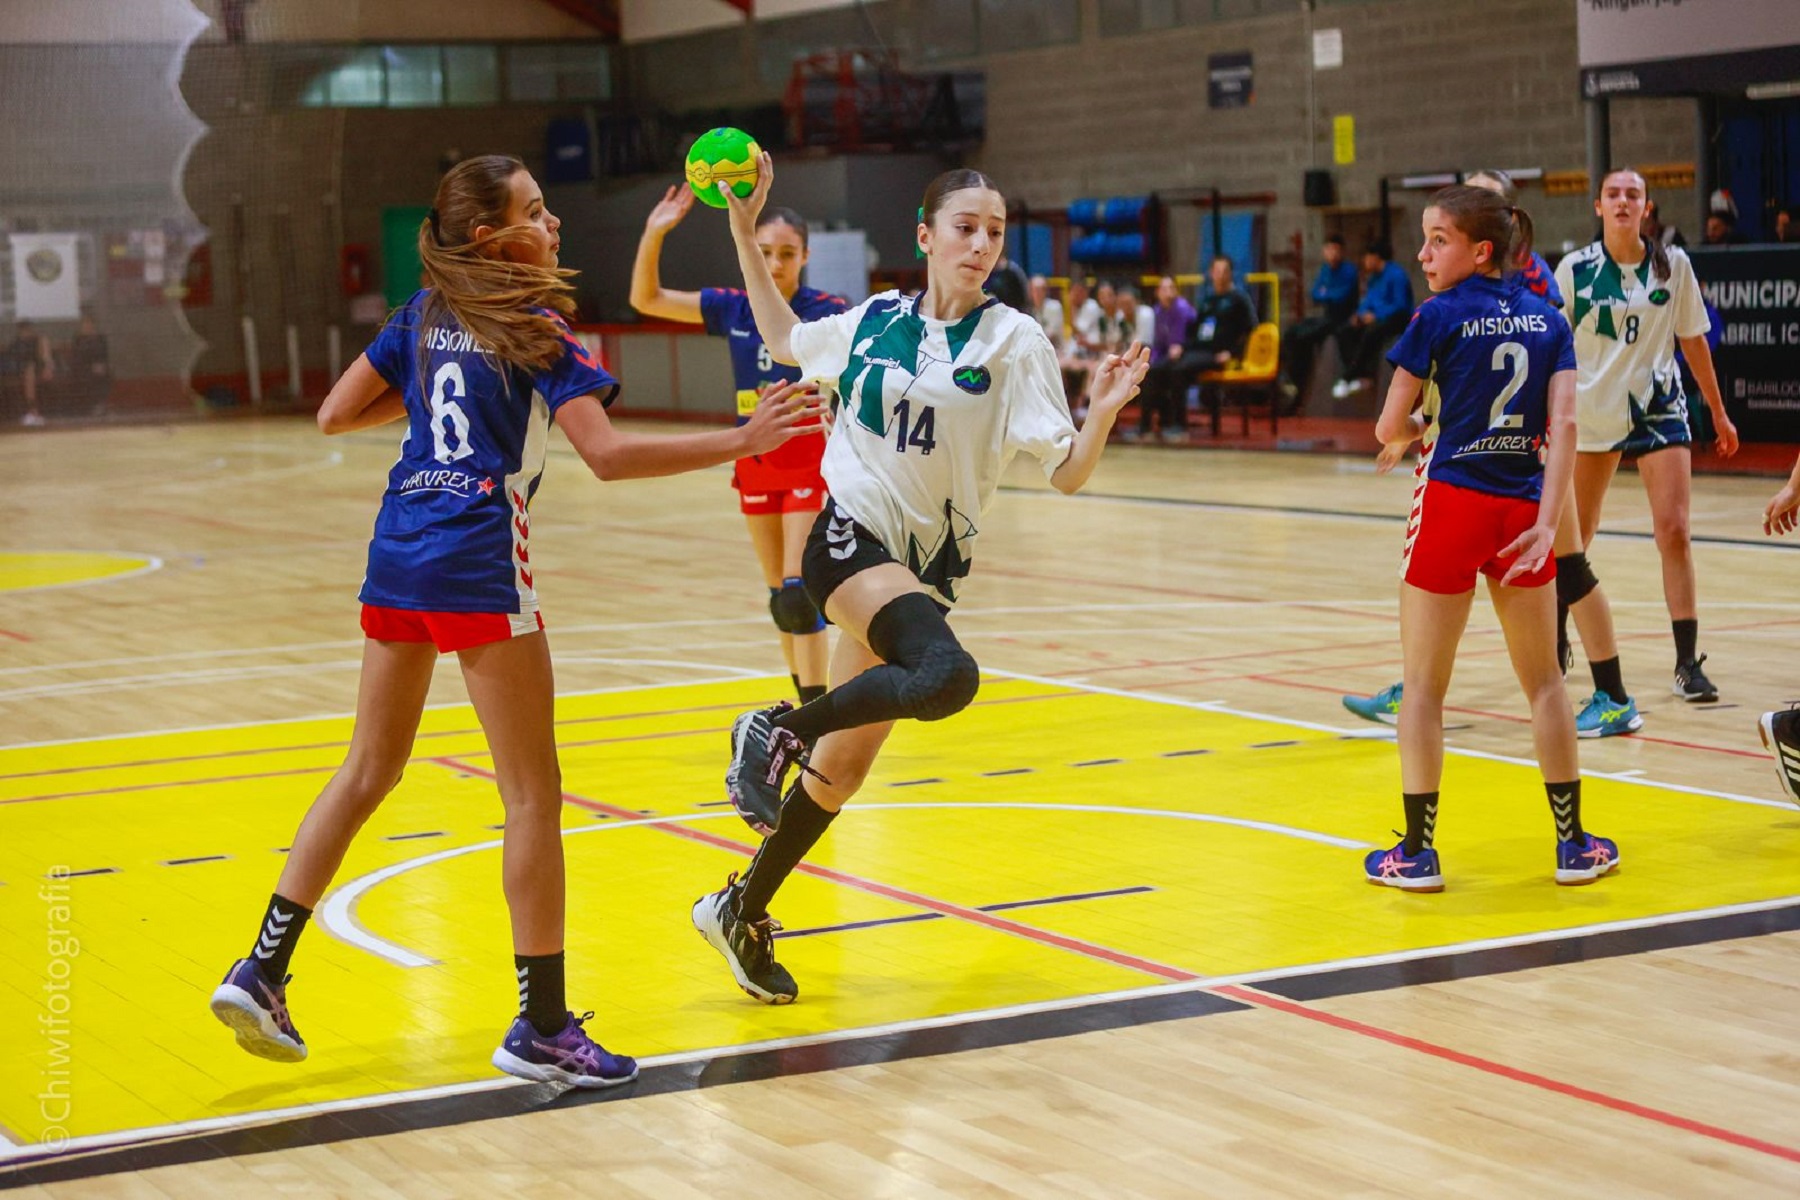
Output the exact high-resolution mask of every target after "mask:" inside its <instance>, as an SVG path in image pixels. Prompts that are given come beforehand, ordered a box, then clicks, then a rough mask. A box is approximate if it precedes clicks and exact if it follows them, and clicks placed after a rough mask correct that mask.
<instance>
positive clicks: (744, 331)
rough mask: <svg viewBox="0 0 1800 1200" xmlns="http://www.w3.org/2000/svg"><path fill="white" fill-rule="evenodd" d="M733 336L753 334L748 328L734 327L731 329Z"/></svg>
mask: <svg viewBox="0 0 1800 1200" xmlns="http://www.w3.org/2000/svg"><path fill="white" fill-rule="evenodd" d="M731 336H732V337H749V336H751V334H750V331H749V330H748V329H734V330H732V331H731Z"/></svg>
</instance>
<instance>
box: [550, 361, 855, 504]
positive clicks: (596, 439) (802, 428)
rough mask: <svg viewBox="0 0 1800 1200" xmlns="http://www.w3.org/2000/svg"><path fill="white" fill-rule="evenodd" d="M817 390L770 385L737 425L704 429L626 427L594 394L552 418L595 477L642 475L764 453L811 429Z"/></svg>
mask: <svg viewBox="0 0 1800 1200" xmlns="http://www.w3.org/2000/svg"><path fill="white" fill-rule="evenodd" d="M819 420H820V411H819V393H818V390H817V389H816V388H814V387H813V386H812V385H810V384H804V383H784V384H782V385H780V386H779V387H775V388H771V389H769V391H768V392H767V393H766V394H765V395H764V396H763V399H762V402H761V403H760V404H758V405H757V406H756V412H755V413H753V414H752V415H751V417H750V419H749V420H748V421H747V422H745V423H744V424H742V425H739V426H737V427H735V428H732V429H718V430H712V431H709V432H707V433H677V434H652V433H630V432H627V431H626V430H623V429H620V428H619V427H618V426H617V425H614V424H613V423H612V418H610V417H608V416H607V415H606V408H605V406H604V405H602V404H601V403H600V400H599V398H598V397H595V396H581V397H578V398H576V399H574V400H571V401H569V402H568V403H567V404H565V405H563V406H562V407H561V408H559V409H557V410H556V424H557V427H558V428H559V429H561V430H562V431H563V434H564V435H565V436H566V437H567V438H568V439H569V444H570V445H572V446H574V447H575V452H576V453H577V454H579V455H581V459H582V461H583V462H585V463H587V465H588V469H589V470H591V471H593V473H594V474H595V476H596V477H598V478H600V479H602V480H606V481H608V482H610V481H612V480H615V479H648V478H651V477H652V476H657V475H679V474H681V473H682V472H683V471H697V470H699V469H700V468H702V467H714V466H718V465H719V464H720V463H727V462H731V461H733V460H734V459H739V458H744V457H747V456H749V455H752V454H767V453H768V452H769V451H771V450H773V449H775V447H777V446H779V445H781V444H782V443H783V442H785V441H787V440H788V439H789V438H791V437H797V436H799V435H800V434H803V433H817V432H818V431H819V428H820V425H819Z"/></svg>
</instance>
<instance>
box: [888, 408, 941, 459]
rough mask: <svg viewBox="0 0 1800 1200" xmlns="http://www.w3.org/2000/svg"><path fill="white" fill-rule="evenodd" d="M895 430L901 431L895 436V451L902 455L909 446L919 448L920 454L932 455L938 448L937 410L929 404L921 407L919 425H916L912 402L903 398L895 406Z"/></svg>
mask: <svg viewBox="0 0 1800 1200" xmlns="http://www.w3.org/2000/svg"><path fill="white" fill-rule="evenodd" d="M894 428H895V429H897V430H898V431H899V432H898V433H896V434H895V435H894V449H895V450H898V451H899V452H900V453H901V454H905V453H906V448H907V447H908V446H915V447H917V448H918V451H919V453H920V454H930V453H931V452H932V450H933V449H935V448H936V447H937V410H936V409H934V408H932V407H931V405H929V404H921V405H919V423H918V424H916V425H915V424H913V421H912V402H911V401H909V400H907V399H906V398H904V397H902V398H901V400H900V403H898V404H896V405H895V406H894Z"/></svg>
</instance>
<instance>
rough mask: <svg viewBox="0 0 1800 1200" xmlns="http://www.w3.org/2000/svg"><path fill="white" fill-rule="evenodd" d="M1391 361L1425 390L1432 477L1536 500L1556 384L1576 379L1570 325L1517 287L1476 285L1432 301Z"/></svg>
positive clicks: (1475, 279)
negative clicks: (1557, 379) (1556, 378)
mask: <svg viewBox="0 0 1800 1200" xmlns="http://www.w3.org/2000/svg"><path fill="white" fill-rule="evenodd" d="M1388 361H1389V362H1391V363H1393V364H1394V365H1395V366H1397V367H1400V368H1402V369H1404V370H1406V371H1408V372H1410V373H1412V374H1413V375H1416V376H1418V377H1419V378H1420V379H1423V380H1425V381H1426V384H1425V386H1426V390H1427V395H1426V398H1425V405H1426V411H1427V412H1435V413H1436V421H1435V429H1434V430H1432V431H1430V435H1429V436H1430V437H1431V447H1430V450H1429V453H1428V454H1427V455H1426V458H1425V474H1426V475H1427V477H1429V478H1431V479H1437V480H1441V481H1443V482H1444V483H1448V484H1453V485H1455V486H1457V487H1465V488H1471V489H1473V490H1475V491H1478V492H1487V493H1489V494H1491V495H1496V496H1513V497H1516V498H1518V499H1521V500H1536V499H1538V498H1539V496H1540V495H1541V494H1542V492H1543V484H1544V466H1543V459H1542V456H1541V451H1542V448H1543V444H1544V432H1545V429H1546V427H1547V426H1548V424H1549V388H1550V377H1551V376H1552V375H1554V374H1555V373H1556V372H1558V371H1573V370H1574V369H1575V339H1574V335H1573V333H1572V332H1571V331H1570V329H1569V323H1568V322H1567V321H1565V320H1564V319H1563V316H1562V314H1561V313H1559V312H1557V311H1556V310H1555V309H1554V308H1552V307H1550V304H1549V302H1548V301H1547V300H1545V299H1543V298H1542V297H1540V296H1538V295H1537V294H1536V293H1535V292H1533V291H1532V290H1531V289H1530V288H1526V287H1520V286H1518V285H1517V283H1516V282H1514V281H1513V280H1500V279H1489V278H1486V277H1483V276H1479V275H1475V276H1470V277H1469V278H1468V279H1465V280H1463V281H1462V282H1461V283H1459V284H1457V285H1456V286H1455V287H1453V288H1451V289H1450V290H1449V291H1446V292H1439V293H1438V294H1437V295H1435V296H1433V297H1431V298H1430V299H1429V300H1427V301H1425V303H1424V304H1421V305H1420V306H1419V310H1418V311H1417V312H1415V313H1414V314H1413V319H1412V323H1411V324H1410V325H1408V326H1407V327H1406V332H1405V333H1403V334H1401V335H1400V340H1399V341H1397V342H1395V343H1394V348H1393V349H1392V350H1390V351H1389V352H1388Z"/></svg>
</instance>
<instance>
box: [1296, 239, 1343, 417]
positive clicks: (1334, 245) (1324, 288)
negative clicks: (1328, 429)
mask: <svg viewBox="0 0 1800 1200" xmlns="http://www.w3.org/2000/svg"><path fill="white" fill-rule="evenodd" d="M1324 253H1325V261H1324V262H1322V263H1320V264H1319V275H1318V278H1317V279H1315V280H1313V286H1312V300H1313V303H1314V304H1316V305H1318V306H1319V311H1318V312H1316V313H1314V314H1313V315H1312V316H1310V317H1307V318H1306V319H1305V320H1301V321H1295V322H1294V323H1293V324H1292V325H1289V326H1288V327H1287V332H1285V333H1283V334H1282V335H1281V369H1282V372H1283V376H1284V377H1283V379H1282V381H1281V390H1282V392H1283V393H1284V394H1285V395H1286V397H1287V406H1286V407H1287V411H1288V412H1290V413H1292V412H1296V411H1298V410H1299V408H1300V404H1301V401H1302V400H1303V399H1304V398H1305V396H1306V385H1307V384H1308V383H1310V382H1312V373H1313V362H1314V359H1315V358H1316V357H1317V355H1318V353H1319V347H1320V346H1322V345H1324V344H1325V341H1326V339H1327V338H1331V337H1335V336H1336V335H1337V331H1338V330H1340V329H1342V328H1343V327H1344V326H1345V325H1346V324H1347V323H1348V322H1349V320H1350V318H1351V316H1352V315H1354V314H1355V312H1356V298H1357V294H1358V292H1359V291H1360V290H1361V280H1360V279H1358V278H1357V274H1356V264H1355V263H1353V262H1350V261H1349V260H1348V259H1346V258H1345V257H1344V235H1343V234H1341V233H1333V234H1330V235H1328V236H1327V237H1326V238H1325V251H1324Z"/></svg>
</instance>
